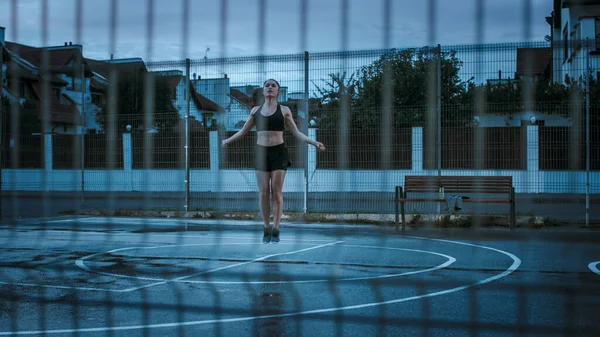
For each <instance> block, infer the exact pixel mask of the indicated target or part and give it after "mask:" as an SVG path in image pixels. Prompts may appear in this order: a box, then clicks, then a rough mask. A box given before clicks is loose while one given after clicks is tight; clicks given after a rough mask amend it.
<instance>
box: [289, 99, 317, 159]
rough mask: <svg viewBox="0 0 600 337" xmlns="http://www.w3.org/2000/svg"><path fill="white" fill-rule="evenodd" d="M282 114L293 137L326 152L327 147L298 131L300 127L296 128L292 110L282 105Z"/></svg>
mask: <svg viewBox="0 0 600 337" xmlns="http://www.w3.org/2000/svg"><path fill="white" fill-rule="evenodd" d="M281 112H282V113H283V117H284V119H285V125H286V126H287V128H288V129H289V130H290V132H291V133H292V135H293V136H294V137H296V138H298V139H300V140H302V141H303V142H306V143H308V144H310V145H312V146H314V147H316V148H317V149H319V150H320V151H325V145H323V143H321V142H317V141H316V140H312V139H310V138H309V137H307V136H306V135H305V134H303V133H302V132H300V130H298V126H296V122H294V118H293V117H292V112H291V111H290V108H288V107H287V106H284V105H282V106H281Z"/></svg>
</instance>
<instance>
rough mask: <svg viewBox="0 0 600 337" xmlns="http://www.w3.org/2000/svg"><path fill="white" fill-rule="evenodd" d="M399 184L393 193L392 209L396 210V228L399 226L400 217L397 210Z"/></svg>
mask: <svg viewBox="0 0 600 337" xmlns="http://www.w3.org/2000/svg"><path fill="white" fill-rule="evenodd" d="M400 189H401V187H400V186H396V193H395V194H394V195H395V197H394V210H395V212H396V230H397V229H398V228H399V227H400V219H399V216H400V215H399V212H398V203H399V202H400Z"/></svg>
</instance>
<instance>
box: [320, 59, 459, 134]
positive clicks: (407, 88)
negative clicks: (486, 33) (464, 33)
mask: <svg viewBox="0 0 600 337" xmlns="http://www.w3.org/2000/svg"><path fill="white" fill-rule="evenodd" d="M438 57H440V69H441V82H440V84H441V89H442V97H441V99H442V103H443V104H445V105H447V106H451V105H453V104H458V103H460V99H461V97H462V95H464V93H465V92H466V90H467V82H465V81H462V80H461V79H460V77H459V76H458V72H459V70H460V68H461V66H462V62H461V61H460V60H459V59H458V58H457V57H456V55H455V53H453V52H441V53H438V51H437V49H431V48H421V49H404V50H397V49H392V50H390V51H389V52H388V53H386V54H384V55H382V56H381V57H380V58H379V59H378V60H376V61H374V62H373V63H372V64H370V65H366V66H363V67H362V68H360V69H359V70H358V71H356V72H355V73H354V74H352V75H351V76H350V77H349V78H348V79H346V73H343V74H339V73H338V74H330V75H329V76H330V78H329V80H328V81H326V83H325V87H322V88H320V87H318V92H319V94H320V95H321V98H322V102H323V105H324V108H325V111H327V117H325V118H323V120H322V121H321V122H320V127H321V128H328V127H335V126H337V123H338V122H339V111H340V109H341V107H342V106H343V104H342V103H346V105H345V106H347V107H348V109H349V110H348V112H349V116H348V117H349V119H350V121H349V126H350V127H351V128H358V129H362V128H378V127H380V126H381V117H382V111H383V110H382V109H383V108H384V94H383V93H384V92H385V89H386V87H390V86H391V88H392V91H391V92H389V93H388V94H390V95H391V97H392V101H391V108H392V114H393V121H394V125H395V126H401V125H407V124H410V125H414V124H422V123H424V122H425V119H426V114H427V106H428V103H430V104H429V106H431V102H436V101H435V99H436V91H431V90H430V89H433V90H437V89H436V88H437V87H436V85H437V84H436V78H437V76H436V74H437V58H438ZM430 84H433V86H432V87H430V86H429V85H430ZM343 100H346V101H345V102H344V101H343Z"/></svg>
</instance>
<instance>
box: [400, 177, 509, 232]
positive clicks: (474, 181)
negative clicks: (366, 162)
mask: <svg viewBox="0 0 600 337" xmlns="http://www.w3.org/2000/svg"><path fill="white" fill-rule="evenodd" d="M442 187H443V193H440V192H441V188H442ZM409 193H410V194H413V195H414V194H415V193H420V194H421V195H422V196H411V195H409ZM432 193H433V194H434V195H432ZM441 194H443V195H441ZM470 194H493V195H494V196H495V195H504V197H497V198H495V197H494V198H487V197H485V198H479V197H473V196H471V195H470ZM423 195H424V196H423ZM451 195H458V196H465V197H468V199H463V202H477V203H507V204H510V214H509V218H510V220H509V226H510V227H513V226H514V225H515V189H514V187H513V185H512V177H511V176H501V177H498V176H405V178H404V187H402V186H397V187H396V197H395V200H396V203H395V208H396V228H397V227H398V226H399V224H398V222H399V219H398V214H399V213H400V215H401V216H402V229H405V226H406V220H405V210H404V208H405V207H404V204H405V203H407V202H444V203H445V202H446V196H451ZM398 206H399V207H398ZM398 208H400V209H398Z"/></svg>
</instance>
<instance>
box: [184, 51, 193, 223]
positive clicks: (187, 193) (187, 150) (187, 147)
mask: <svg viewBox="0 0 600 337" xmlns="http://www.w3.org/2000/svg"><path fill="white" fill-rule="evenodd" d="M190 87H191V86H190V59H189V58H186V59H185V92H187V95H186V97H185V100H186V102H185V104H186V108H185V211H186V212H189V210H190V96H191V95H192V92H191V91H192V90H191V88H190Z"/></svg>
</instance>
